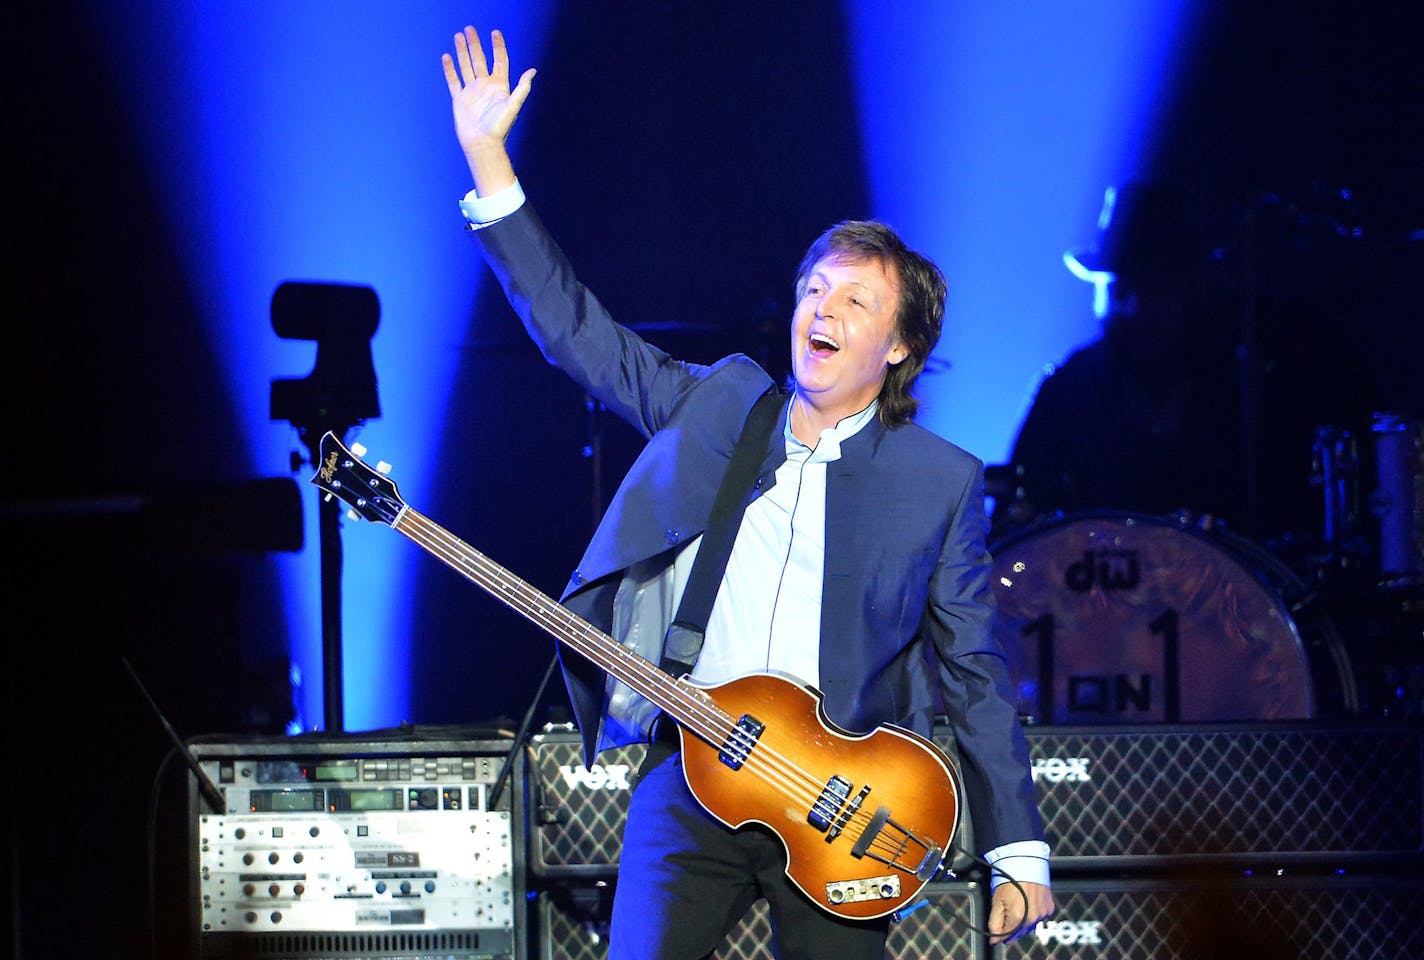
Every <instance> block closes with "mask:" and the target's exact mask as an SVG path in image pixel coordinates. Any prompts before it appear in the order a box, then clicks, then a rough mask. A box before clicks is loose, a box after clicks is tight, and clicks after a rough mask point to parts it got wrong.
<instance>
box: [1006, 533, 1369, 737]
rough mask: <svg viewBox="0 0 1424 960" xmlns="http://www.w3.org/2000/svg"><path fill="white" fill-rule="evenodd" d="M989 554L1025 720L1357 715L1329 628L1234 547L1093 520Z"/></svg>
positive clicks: (1288, 578) (1262, 561)
mask: <svg viewBox="0 0 1424 960" xmlns="http://www.w3.org/2000/svg"><path fill="white" fill-rule="evenodd" d="M992 552H993V556H994V565H993V571H994V573H993V580H994V584H993V585H994V593H995V595H996V599H997V601H998V607H999V613H998V617H997V619H996V621H995V626H994V634H995V637H996V638H997V639H998V641H999V643H1000V644H1001V645H1002V646H1003V648H1004V652H1005V653H1006V654H1007V656H1008V661H1009V671H1010V675H1011V676H1012V678H1013V682H1014V686H1015V690H1016V693H1017V697H1018V706H1019V711H1020V713H1021V714H1023V715H1024V716H1025V717H1026V718H1028V720H1029V722H1038V723H1055V724H1105V723H1114V724H1120V723H1151V722H1166V723H1177V722H1188V723H1190V722H1205V721H1233V720H1295V719H1310V718H1313V717H1316V716H1319V715H1321V714H1322V704H1324V707H1325V712H1334V711H1335V710H1336V709H1337V708H1338V709H1339V710H1340V711H1342V712H1352V711H1353V710H1354V709H1356V708H1357V706H1358V704H1357V701H1356V698H1355V694H1354V681H1353V677H1352V675H1351V669H1350V666H1349V662H1348V659H1347V658H1346V656H1345V652H1344V649H1343V646H1342V645H1341V643H1340V641H1339V637H1338V634H1337V633H1336V632H1335V631H1334V629H1333V627H1332V626H1331V625H1330V623H1329V620H1328V618H1325V617H1324V616H1322V615H1316V614H1313V613H1311V612H1310V611H1308V610H1307V609H1306V607H1307V606H1308V605H1306V604H1303V603H1302V600H1303V598H1305V596H1306V591H1305V590H1304V587H1303V584H1302V583H1301V582H1300V580H1299V578H1297V577H1296V576H1295V575H1294V574H1293V573H1292V572H1291V571H1290V570H1289V568H1287V567H1285V566H1284V565H1283V564H1281V563H1279V562H1277V561H1275V560H1274V559H1273V558H1271V557H1270V556H1269V555H1268V554H1266V553H1265V552H1264V551H1261V550H1258V549H1257V548H1255V547H1254V546H1252V545H1251V544H1249V543H1247V542H1245V541H1243V540H1241V539H1240V538H1237V537H1234V536H1232V535H1230V534H1227V533H1223V532H1219V531H1218V532H1211V533H1207V532H1203V531H1201V530H1199V529H1197V528H1195V527H1193V526H1190V525H1187V524H1184V523H1179V522H1176V521H1172V520H1166V519H1159V518H1153V517H1145V516H1136V515H1133V514H1122V513H1096V514H1082V515H1076V516H1072V517H1068V518H1064V519H1057V520H1053V521H1049V522H1047V523H1044V524H1040V525H1037V526H1034V527H1030V528H1028V529H1026V530H1023V531H1020V532H1018V533H1016V534H1014V535H1013V536H1012V537H1010V538H1008V539H1006V540H1003V541H1001V542H999V543H996V544H995V545H994V546H993V548H992ZM1288 604H1294V610H1292V608H1291V606H1288ZM1303 612H1304V613H1305V620H1308V621H1309V627H1308V629H1307V630H1304V631H1303V630H1302V629H1300V627H1299V626H1298V620H1300V619H1301V617H1302V613H1303ZM1308 647H1309V648H1310V649H1309V650H1308V649H1307V648H1308Z"/></svg>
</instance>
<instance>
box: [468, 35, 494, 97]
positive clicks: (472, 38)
mask: <svg viewBox="0 0 1424 960" xmlns="http://www.w3.org/2000/svg"><path fill="white" fill-rule="evenodd" d="M465 46H466V47H468V48H469V50H470V62H471V63H473V64H474V65H475V67H476V68H478V69H477V70H476V72H474V73H472V74H469V75H467V76H466V78H465V82H466V83H472V82H474V81H475V80H477V79H479V78H480V77H486V76H489V64H488V63H486V62H485V48H484V47H483V46H481V45H480V35H479V33H477V32H476V31H475V28H474V27H469V26H467V27H465Z"/></svg>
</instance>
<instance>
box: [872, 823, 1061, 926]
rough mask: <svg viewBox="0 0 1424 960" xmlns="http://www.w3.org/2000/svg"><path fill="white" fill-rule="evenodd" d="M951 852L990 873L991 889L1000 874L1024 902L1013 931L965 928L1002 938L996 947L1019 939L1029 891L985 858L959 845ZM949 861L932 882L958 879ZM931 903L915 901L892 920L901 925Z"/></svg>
mask: <svg viewBox="0 0 1424 960" xmlns="http://www.w3.org/2000/svg"><path fill="white" fill-rule="evenodd" d="M951 851H953V852H957V853H960V854H963V855H964V856H965V857H966V858H967V859H968V860H970V861H971V863H972V864H973V865H974V866H976V867H983V868H984V869H985V870H986V871H987V872H988V876H989V877H990V884H991V887H992V878H993V876H994V875H995V874H998V875H999V876H1000V877H1003V878H1004V882H1005V883H1008V884H1011V885H1012V886H1013V888H1014V889H1015V890H1017V891H1018V892H1019V898H1020V899H1021V900H1022V902H1023V910H1022V911H1020V914H1019V922H1018V924H1017V925H1016V926H1015V927H1014V928H1013V929H1012V930H1008V931H1004V932H1001V933H994V932H992V931H991V930H990V929H989V927H988V925H987V924H985V925H984V926H982V927H980V926H976V925H974V924H973V923H970V922H969V921H968V920H965V921H963V922H964V926H966V927H968V928H969V929H970V930H972V931H973V932H975V933H977V934H979V935H980V936H982V937H986V938H988V939H990V940H993V939H995V938H1002V939H1000V940H999V942H998V943H997V944H995V946H1000V945H1003V944H1006V943H1008V942H1009V941H1011V940H1014V939H1017V938H1018V937H1019V935H1020V934H1022V933H1024V925H1025V921H1026V920H1027V919H1028V891H1026V890H1024V888H1023V884H1021V883H1019V881H1017V880H1015V879H1014V878H1013V877H1011V876H1009V874H1008V873H1006V872H1005V871H1004V870H1002V869H1000V868H999V867H996V866H994V865H993V864H992V863H990V862H989V861H987V860H985V859H984V858H983V857H980V856H976V855H974V854H972V853H970V852H969V851H967V850H965V849H963V848H962V847H959V846H958V845H957V844H951ZM949 859H950V858H949V857H948V856H946V857H945V858H944V860H943V861H941V862H940V865H939V867H938V868H936V870H935V874H934V876H933V877H932V878H931V880H938V879H944V878H946V877H949V878H954V877H957V876H958V874H957V873H956V872H955V870H954V869H952V868H950V867H948V866H946V863H947V862H948V861H949ZM1016 859H1017V858H1016ZM1027 859H1034V860H1042V861H1044V862H1045V863H1047V862H1048V858H1047V857H1032V858H1027ZM929 903H930V901H929V899H928V898H925V899H921V900H917V901H915V902H914V903H912V904H910V905H909V906H906V907H901V908H900V909H899V910H896V911H894V912H893V913H891V914H890V918H891V919H892V920H894V921H895V922H896V923H899V922H900V921H902V920H904V919H905V918H906V917H908V916H909V915H910V914H912V913H914V912H915V911H916V910H918V909H920V908H921V907H927V906H929ZM990 909H991V910H992V909H993V898H992V896H991V897H990Z"/></svg>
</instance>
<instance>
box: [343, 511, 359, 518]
mask: <svg viewBox="0 0 1424 960" xmlns="http://www.w3.org/2000/svg"><path fill="white" fill-rule="evenodd" d="M346 517H347V519H349V520H360V519H361V514H359V513H357V512H356V511H355V510H347V511H346Z"/></svg>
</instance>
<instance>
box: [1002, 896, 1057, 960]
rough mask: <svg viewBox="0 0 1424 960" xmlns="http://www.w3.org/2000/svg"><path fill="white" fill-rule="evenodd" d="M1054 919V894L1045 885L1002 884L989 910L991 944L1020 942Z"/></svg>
mask: <svg viewBox="0 0 1424 960" xmlns="http://www.w3.org/2000/svg"><path fill="white" fill-rule="evenodd" d="M1020 888H1022V890H1023V892H1022V893H1020V892H1019V890H1020ZM1025 901H1027V903H1025ZM1025 906H1027V910H1025ZM1052 915H1053V893H1052V891H1050V890H1049V888H1048V887H1045V886H1044V885H1043V884H1041V883H1020V884H1018V886H1015V885H1014V884H1012V883H1004V884H1000V885H999V888H998V889H997V890H995V891H994V901H993V903H992V904H990V906H989V933H990V934H991V937H990V939H989V942H990V943H991V944H994V945H998V944H1001V943H1008V942H1009V941H1010V940H1017V939H1018V938H1019V937H1022V936H1024V935H1026V934H1028V933H1031V932H1032V931H1033V928H1034V927H1035V926H1037V924H1038V922H1039V921H1040V920H1047V919H1048V918H1049V917H1051V916H1052Z"/></svg>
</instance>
